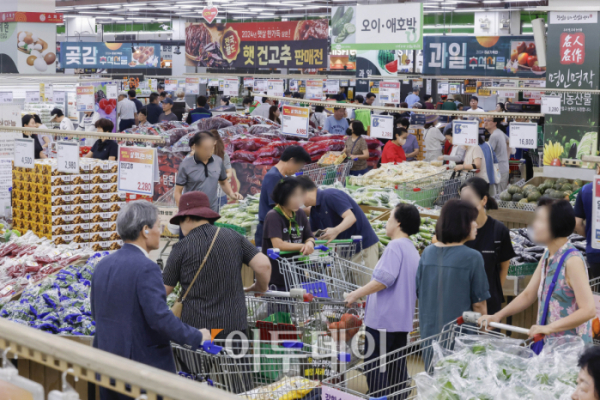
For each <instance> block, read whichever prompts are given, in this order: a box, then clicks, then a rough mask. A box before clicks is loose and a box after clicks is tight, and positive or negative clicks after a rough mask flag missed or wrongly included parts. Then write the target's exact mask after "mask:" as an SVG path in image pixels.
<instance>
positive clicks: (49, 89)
mask: <svg viewBox="0 0 600 400" xmlns="http://www.w3.org/2000/svg"><path fill="white" fill-rule="evenodd" d="M44 97H45V98H46V101H52V102H53V101H54V88H53V87H52V86H51V85H48V86H46V92H45V93H44Z"/></svg>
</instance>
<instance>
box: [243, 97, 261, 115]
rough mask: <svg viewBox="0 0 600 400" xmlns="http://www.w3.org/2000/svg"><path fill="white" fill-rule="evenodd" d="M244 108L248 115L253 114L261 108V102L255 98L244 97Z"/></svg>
mask: <svg viewBox="0 0 600 400" xmlns="http://www.w3.org/2000/svg"><path fill="white" fill-rule="evenodd" d="M242 106H243V107H244V108H246V109H247V111H246V112H247V113H249V114H252V111H254V110H255V109H256V107H258V106H260V102H259V101H256V100H255V99H254V98H253V97H244V100H243V101H242Z"/></svg>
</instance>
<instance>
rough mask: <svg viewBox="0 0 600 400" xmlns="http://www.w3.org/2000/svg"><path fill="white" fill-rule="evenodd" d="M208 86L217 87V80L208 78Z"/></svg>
mask: <svg viewBox="0 0 600 400" xmlns="http://www.w3.org/2000/svg"><path fill="white" fill-rule="evenodd" d="M208 86H209V87H215V86H219V78H210V80H209V81H208Z"/></svg>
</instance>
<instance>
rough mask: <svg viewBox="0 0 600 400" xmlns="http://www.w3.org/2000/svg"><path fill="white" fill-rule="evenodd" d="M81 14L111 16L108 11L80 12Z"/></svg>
mask: <svg viewBox="0 0 600 400" xmlns="http://www.w3.org/2000/svg"><path fill="white" fill-rule="evenodd" d="M79 14H97V15H110V14H109V13H108V11H80V12H79Z"/></svg>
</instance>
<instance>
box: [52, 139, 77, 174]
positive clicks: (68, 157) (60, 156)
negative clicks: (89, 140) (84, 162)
mask: <svg viewBox="0 0 600 400" xmlns="http://www.w3.org/2000/svg"><path fill="white" fill-rule="evenodd" d="M56 153H57V157H56V158H57V160H58V171H59V172H65V173H67V174H77V173H79V143H77V142H65V141H59V142H57V143H56Z"/></svg>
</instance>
